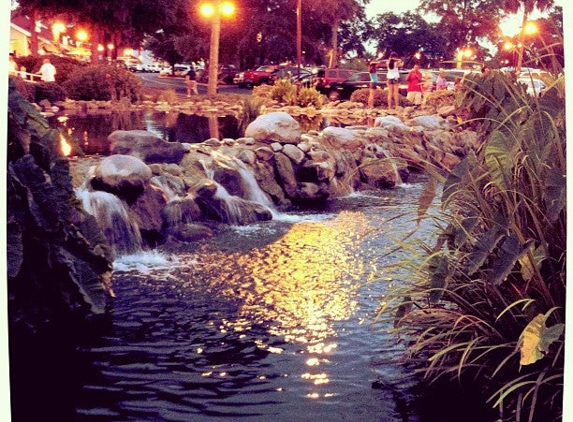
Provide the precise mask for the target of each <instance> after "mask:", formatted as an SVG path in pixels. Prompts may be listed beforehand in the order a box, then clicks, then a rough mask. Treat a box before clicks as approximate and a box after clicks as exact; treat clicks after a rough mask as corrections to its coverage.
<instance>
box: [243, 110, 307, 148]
mask: <svg viewBox="0 0 573 422" xmlns="http://www.w3.org/2000/svg"><path fill="white" fill-rule="evenodd" d="M300 135H301V132H300V124H299V123H298V122H297V121H296V120H295V119H294V118H293V117H292V116H291V115H289V114H287V113H285V112H282V111H277V112H272V113H267V114H263V115H261V116H259V117H257V118H256V119H255V120H254V121H253V122H251V123H250V124H249V126H247V129H246V130H245V136H246V137H250V138H253V139H255V140H256V141H262V142H266V143H269V144H270V143H272V142H280V143H283V144H298V143H299V142H300Z"/></svg>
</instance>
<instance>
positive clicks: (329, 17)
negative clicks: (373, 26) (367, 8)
mask: <svg viewBox="0 0 573 422" xmlns="http://www.w3.org/2000/svg"><path fill="white" fill-rule="evenodd" d="M368 3H369V0H315V1H313V2H311V3H310V12H311V13H312V14H314V15H316V16H317V17H318V18H319V20H320V21H322V22H324V23H326V24H328V25H329V26H330V28H331V39H330V47H331V50H330V60H329V64H328V66H329V67H336V64H337V62H338V31H339V28H340V25H341V23H342V22H344V21H346V20H352V19H353V18H355V17H356V16H357V15H359V14H360V12H362V17H364V5H365V4H368Z"/></svg>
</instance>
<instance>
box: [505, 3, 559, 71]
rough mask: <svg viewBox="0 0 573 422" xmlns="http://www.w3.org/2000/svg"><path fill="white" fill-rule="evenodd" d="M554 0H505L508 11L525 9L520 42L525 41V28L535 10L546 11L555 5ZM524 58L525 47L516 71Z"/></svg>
mask: <svg viewBox="0 0 573 422" xmlns="http://www.w3.org/2000/svg"><path fill="white" fill-rule="evenodd" d="M554 3H555V2H554V0H505V1H504V9H505V10H506V11H507V12H508V13H517V12H518V11H519V10H520V9H523V19H522V20H521V31H520V32H519V42H520V43H521V44H522V43H523V36H524V28H525V25H526V24H527V20H528V19H529V16H530V15H531V13H532V12H533V11H534V10H538V11H540V12H544V11H546V10H547V9H549V8H550V7H552V6H553V5H554ZM522 60H523V49H520V50H519V56H518V59H517V65H516V71H517V72H519V70H520V69H521V63H522Z"/></svg>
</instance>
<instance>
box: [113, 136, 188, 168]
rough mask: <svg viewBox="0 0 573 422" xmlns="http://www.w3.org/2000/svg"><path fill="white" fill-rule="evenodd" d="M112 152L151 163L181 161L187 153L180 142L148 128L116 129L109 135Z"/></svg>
mask: <svg viewBox="0 0 573 422" xmlns="http://www.w3.org/2000/svg"><path fill="white" fill-rule="evenodd" d="M108 140H109V141H110V142H111V153H112V154H125V155H133V156H135V157H137V158H139V159H141V160H142V161H144V162H146V163H148V164H150V163H179V162H181V159H182V158H183V156H184V155H185V153H186V149H185V147H184V146H183V145H182V144H181V143H179V142H167V141H164V140H163V139H161V138H160V137H159V136H157V135H155V134H154V133H151V132H148V131H146V130H116V131H114V132H112V133H111V135H109V136H108Z"/></svg>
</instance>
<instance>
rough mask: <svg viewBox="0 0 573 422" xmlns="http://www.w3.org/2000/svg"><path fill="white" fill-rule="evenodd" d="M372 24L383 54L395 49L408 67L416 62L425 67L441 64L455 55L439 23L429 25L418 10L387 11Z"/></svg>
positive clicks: (386, 55)
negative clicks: (446, 41)
mask: <svg viewBox="0 0 573 422" xmlns="http://www.w3.org/2000/svg"><path fill="white" fill-rule="evenodd" d="M372 26H373V28H372V29H371V32H370V34H369V36H370V38H372V39H375V40H377V44H376V48H377V51H379V52H381V53H382V57H384V58H387V57H388V56H389V55H390V52H392V51H394V52H396V53H397V54H398V55H399V56H400V57H403V58H404V61H405V63H404V64H405V65H406V66H408V64H410V63H412V62H417V63H418V64H420V65H421V66H422V67H425V66H428V65H437V64H439V63H440V62H441V61H442V60H443V59H444V58H446V57H451V55H453V52H454V51H453V50H452V48H451V46H449V45H448V44H447V43H445V42H444V36H443V33H442V32H441V31H440V30H439V28H438V27H437V25H436V24H429V23H428V22H426V21H425V20H424V19H423V18H422V17H421V16H420V15H418V14H416V13H413V12H407V13H404V14H401V15H396V14H394V13H392V12H389V13H384V14H381V15H378V16H376V17H375V18H374V20H373V23H372Z"/></svg>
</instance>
